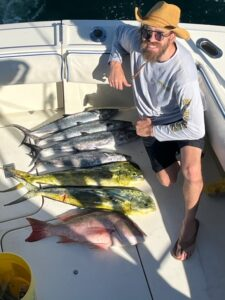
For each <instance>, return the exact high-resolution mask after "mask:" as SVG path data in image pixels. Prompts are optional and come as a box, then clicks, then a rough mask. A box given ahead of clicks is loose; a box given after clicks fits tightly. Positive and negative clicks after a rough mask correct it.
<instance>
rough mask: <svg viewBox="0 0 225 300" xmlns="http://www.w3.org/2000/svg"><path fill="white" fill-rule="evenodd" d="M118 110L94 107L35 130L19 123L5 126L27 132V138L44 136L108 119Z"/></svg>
mask: <svg viewBox="0 0 225 300" xmlns="http://www.w3.org/2000/svg"><path fill="white" fill-rule="evenodd" d="M117 112H118V109H93V110H90V111H83V112H80V113H75V114H71V115H67V116H64V117H62V118H60V119H57V120H55V121H53V122H51V123H48V124H45V125H42V126H40V127H38V128H37V129H34V130H29V129H27V128H25V127H23V126H21V125H17V124H9V125H6V126H4V127H15V128H17V129H19V130H21V131H22V132H23V133H24V134H25V139H26V137H31V138H32V136H33V137H34V138H35V137H36V136H42V135H44V134H49V133H53V132H57V131H60V130H64V129H66V128H69V127H72V126H76V125H79V124H80V123H87V122H91V121H96V120H108V119H110V118H111V117H113V116H114V115H115V114H117Z"/></svg>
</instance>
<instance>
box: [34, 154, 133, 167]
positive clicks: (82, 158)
mask: <svg viewBox="0 0 225 300" xmlns="http://www.w3.org/2000/svg"><path fill="white" fill-rule="evenodd" d="M59 154H60V155H62V153H61V152H60V153H59ZM66 154H67V153H65V155H63V156H58V157H57V155H56V154H55V156H54V158H52V159H41V158H37V159H36V160H34V166H33V168H32V169H31V170H30V171H32V170H33V169H34V168H35V167H52V168H54V169H60V170H68V169H71V168H89V167H95V166H99V165H102V164H107V163H113V162H119V161H121V162H122V161H128V160H130V159H131V158H130V156H128V155H125V154H122V153H117V152H115V151H103V150H102V151H100V150H90V151H81V152H77V153H73V152H72V153H70V154H68V155H66ZM31 164H32V163H31Z"/></svg>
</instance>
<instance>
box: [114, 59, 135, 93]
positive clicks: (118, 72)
mask: <svg viewBox="0 0 225 300" xmlns="http://www.w3.org/2000/svg"><path fill="white" fill-rule="evenodd" d="M108 80H109V85H110V86H111V87H113V88H115V89H117V90H123V88H124V87H130V86H131V84H129V83H128V82H127V79H126V77H125V74H124V71H123V67H122V65H121V63H120V62H118V61H111V62H110V72H109V78H108Z"/></svg>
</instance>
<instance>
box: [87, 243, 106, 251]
mask: <svg viewBox="0 0 225 300" xmlns="http://www.w3.org/2000/svg"><path fill="white" fill-rule="evenodd" d="M87 245H88V248H90V249H97V250H108V249H109V248H110V247H111V245H110V244H103V243H98V244H92V243H87Z"/></svg>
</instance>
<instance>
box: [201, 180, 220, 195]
mask: <svg viewBox="0 0 225 300" xmlns="http://www.w3.org/2000/svg"><path fill="white" fill-rule="evenodd" d="M203 191H204V192H205V193H206V194H208V195H209V196H224V195H225V178H222V179H220V180H218V181H215V182H211V183H208V184H205V185H204V188H203Z"/></svg>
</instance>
